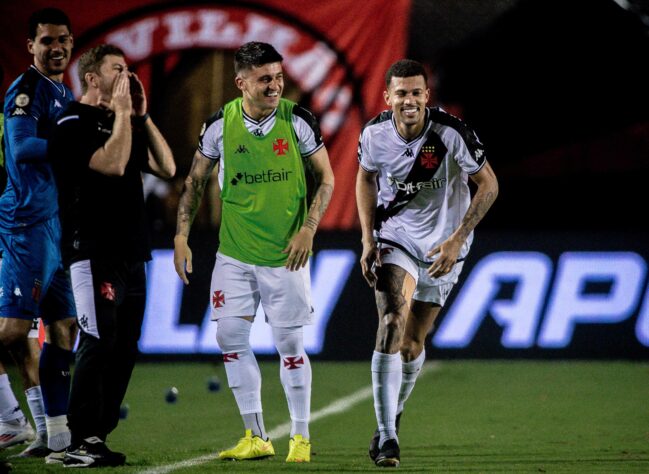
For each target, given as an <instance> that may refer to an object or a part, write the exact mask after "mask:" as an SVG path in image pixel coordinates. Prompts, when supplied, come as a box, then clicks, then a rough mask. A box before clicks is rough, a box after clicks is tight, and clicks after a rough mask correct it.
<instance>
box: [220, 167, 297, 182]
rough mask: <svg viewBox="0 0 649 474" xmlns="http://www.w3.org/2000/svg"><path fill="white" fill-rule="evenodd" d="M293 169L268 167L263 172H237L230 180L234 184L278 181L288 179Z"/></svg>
mask: <svg viewBox="0 0 649 474" xmlns="http://www.w3.org/2000/svg"><path fill="white" fill-rule="evenodd" d="M292 174H293V172H292V171H286V170H285V169H284V168H282V169H281V170H279V171H275V170H273V169H268V170H266V171H262V172H261V173H237V174H236V175H235V177H234V178H232V179H231V180H230V184H232V186H236V185H237V184H239V183H245V184H261V183H278V182H281V181H288V180H289V178H290V175H292Z"/></svg>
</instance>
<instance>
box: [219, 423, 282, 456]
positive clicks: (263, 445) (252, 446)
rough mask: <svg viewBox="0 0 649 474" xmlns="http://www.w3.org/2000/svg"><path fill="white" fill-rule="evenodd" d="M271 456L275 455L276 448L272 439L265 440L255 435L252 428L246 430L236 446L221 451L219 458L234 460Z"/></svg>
mask: <svg viewBox="0 0 649 474" xmlns="http://www.w3.org/2000/svg"><path fill="white" fill-rule="evenodd" d="M270 456H275V450H274V449H273V444H272V443H271V442H270V439H269V440H268V441H264V440H263V439H261V438H260V437H259V436H253V435H252V431H250V430H246V435H245V436H244V437H243V438H241V439H240V440H239V442H238V443H237V445H236V446H235V447H234V448H232V449H227V450H225V451H221V452H220V453H219V459H228V460H234V461H243V460H246V459H263V458H267V457H270Z"/></svg>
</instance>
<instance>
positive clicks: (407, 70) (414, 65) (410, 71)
mask: <svg viewBox="0 0 649 474" xmlns="http://www.w3.org/2000/svg"><path fill="white" fill-rule="evenodd" d="M414 76H424V82H425V83H426V84H428V74H426V69H425V68H424V65H423V64H421V63H420V62H418V61H413V60H412V59H399V60H398V61H397V62H395V63H394V64H392V66H390V68H389V69H388V72H386V73H385V86H386V87H390V81H392V78H393V77H414Z"/></svg>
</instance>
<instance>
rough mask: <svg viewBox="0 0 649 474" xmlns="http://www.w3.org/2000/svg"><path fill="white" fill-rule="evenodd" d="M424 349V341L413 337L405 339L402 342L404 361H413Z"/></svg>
mask: <svg viewBox="0 0 649 474" xmlns="http://www.w3.org/2000/svg"><path fill="white" fill-rule="evenodd" d="M423 350H424V344H423V341H413V340H412V339H405V340H404V341H403V343H402V344H401V359H402V360H403V361H404V362H412V361H413V360H415V359H416V358H417V357H419V354H421V352H422V351H423Z"/></svg>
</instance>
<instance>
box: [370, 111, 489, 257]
mask: <svg viewBox="0 0 649 474" xmlns="http://www.w3.org/2000/svg"><path fill="white" fill-rule="evenodd" d="M358 161H359V163H360V166H362V167H363V169H365V170H366V171H369V172H371V173H377V180H378V188H379V194H378V202H377V210H376V216H375V236H376V237H377V239H378V240H379V241H384V242H385V241H388V242H394V243H396V244H398V246H400V247H402V248H403V250H406V251H407V252H408V253H410V254H411V255H412V256H413V257H415V258H417V259H418V260H420V261H422V262H430V261H431V260H432V259H430V258H427V257H426V254H427V253H428V252H429V251H430V250H431V249H432V248H433V247H435V246H436V245H438V244H440V243H442V242H443V241H444V240H446V239H447V238H448V237H449V236H450V235H451V234H452V233H453V232H454V231H455V229H457V228H458V227H459V225H460V223H461V222H462V218H463V217H464V214H465V213H466V211H467V209H468V208H469V204H470V202H471V193H470V191H469V186H468V176H469V175H470V174H474V173H477V172H478V171H479V170H480V169H481V168H482V166H484V164H485V163H486V155H485V150H484V147H483V145H482V143H480V140H479V139H478V137H477V136H476V134H475V133H474V132H473V130H471V129H470V128H469V127H468V126H467V125H466V124H465V123H464V122H462V121H461V120H460V119H458V118H457V117H454V116H452V115H450V114H448V113H447V112H445V111H444V110H442V109H440V108H438V107H435V108H427V109H426V124H425V126H424V128H423V130H422V133H421V134H420V135H419V136H418V137H416V138H414V139H413V140H411V141H406V140H405V139H404V138H403V137H401V135H399V132H398V131H397V128H396V125H395V123H394V119H393V117H392V111H389V110H388V111H385V112H382V113H381V114H379V115H378V116H377V117H375V118H374V119H373V120H371V121H370V122H369V123H368V124H367V125H366V126H365V128H364V129H363V131H362V132H361V136H360V141H359V145H358ZM472 241H473V233H471V235H469V237H468V238H467V240H466V244H465V245H464V246H463V248H462V250H461V252H460V255H459V259H463V258H464V257H465V256H466V254H467V253H468V252H469V247H470V246H471V242H472Z"/></svg>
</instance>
